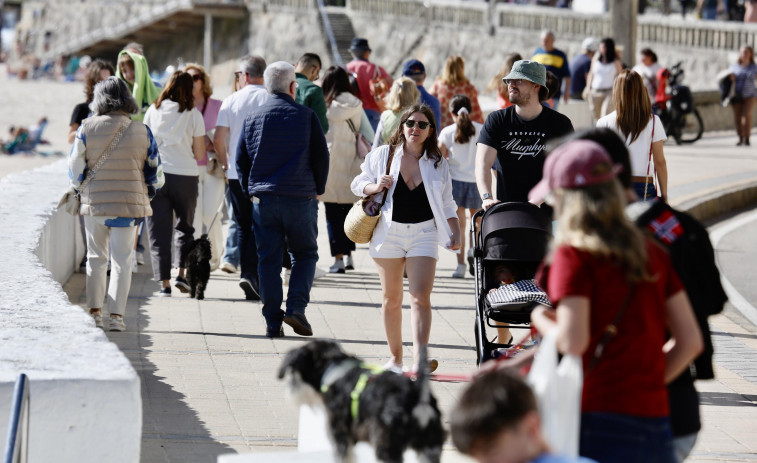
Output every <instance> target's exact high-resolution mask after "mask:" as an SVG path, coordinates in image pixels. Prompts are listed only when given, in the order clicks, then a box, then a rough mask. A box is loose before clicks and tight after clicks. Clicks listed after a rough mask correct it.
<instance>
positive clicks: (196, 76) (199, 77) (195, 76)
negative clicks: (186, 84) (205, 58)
mask: <svg viewBox="0 0 757 463" xmlns="http://www.w3.org/2000/svg"><path fill="white" fill-rule="evenodd" d="M192 81H194V82H197V81H203V82H204V81H205V79H204V78H203V77H202V74H193V75H192Z"/></svg>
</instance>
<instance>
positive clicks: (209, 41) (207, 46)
mask: <svg viewBox="0 0 757 463" xmlns="http://www.w3.org/2000/svg"><path fill="white" fill-rule="evenodd" d="M212 53H213V16H211V14H210V13H205V40H204V43H203V57H202V65H203V66H205V70H206V71H207V72H208V73H209V72H210V66H211V65H212V64H213V56H212Z"/></svg>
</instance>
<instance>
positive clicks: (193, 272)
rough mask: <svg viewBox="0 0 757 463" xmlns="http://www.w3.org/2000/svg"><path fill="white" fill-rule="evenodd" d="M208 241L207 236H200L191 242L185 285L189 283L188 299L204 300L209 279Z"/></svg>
mask: <svg viewBox="0 0 757 463" xmlns="http://www.w3.org/2000/svg"><path fill="white" fill-rule="evenodd" d="M211 255H212V253H211V250H210V240H209V239H208V235H202V236H200V237H199V238H197V239H196V240H194V241H193V242H192V247H191V248H190V249H189V254H188V255H187V263H186V265H187V283H189V297H195V295H197V299H198V300H202V299H205V288H206V287H207V286H208V279H210V257H211Z"/></svg>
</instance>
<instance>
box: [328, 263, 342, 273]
mask: <svg viewBox="0 0 757 463" xmlns="http://www.w3.org/2000/svg"><path fill="white" fill-rule="evenodd" d="M329 273H345V272H344V261H341V260H338V261H336V262H334V264H333V265H332V266H331V267H329Z"/></svg>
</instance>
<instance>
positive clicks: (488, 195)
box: [481, 193, 492, 201]
mask: <svg viewBox="0 0 757 463" xmlns="http://www.w3.org/2000/svg"><path fill="white" fill-rule="evenodd" d="M481 199H483V200H484V201H485V200H487V199H492V195H490V194H489V193H484V194H483V195H481Z"/></svg>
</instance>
